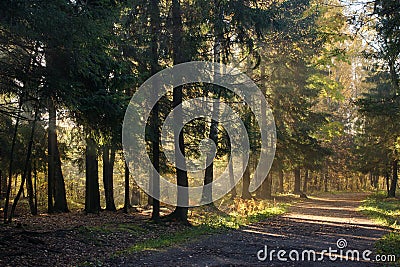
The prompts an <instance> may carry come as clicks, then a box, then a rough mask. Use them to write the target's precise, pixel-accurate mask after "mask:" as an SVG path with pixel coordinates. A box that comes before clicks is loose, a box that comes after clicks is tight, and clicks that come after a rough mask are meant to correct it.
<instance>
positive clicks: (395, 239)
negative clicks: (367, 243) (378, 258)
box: [359, 192, 400, 264]
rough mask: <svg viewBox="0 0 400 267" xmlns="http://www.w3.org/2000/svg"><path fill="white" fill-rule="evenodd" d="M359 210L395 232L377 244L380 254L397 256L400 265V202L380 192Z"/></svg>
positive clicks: (366, 201) (367, 200)
mask: <svg viewBox="0 0 400 267" xmlns="http://www.w3.org/2000/svg"><path fill="white" fill-rule="evenodd" d="M359 210H360V211H361V212H362V213H364V214H366V215H367V216H368V217H370V218H371V219H373V220H374V221H375V222H376V223H378V224H380V225H383V226H389V227H390V228H392V229H393V231H392V232H391V233H389V234H386V235H384V236H383V237H382V238H381V239H380V240H379V241H378V242H377V243H376V244H375V248H376V251H377V253H378V254H381V255H395V256H396V260H397V261H396V263H395V264H399V263H400V225H399V219H400V200H399V199H398V198H387V197H386V192H378V193H375V194H373V195H371V196H369V197H368V198H367V199H366V200H365V201H364V203H363V205H361V206H360V207H359Z"/></svg>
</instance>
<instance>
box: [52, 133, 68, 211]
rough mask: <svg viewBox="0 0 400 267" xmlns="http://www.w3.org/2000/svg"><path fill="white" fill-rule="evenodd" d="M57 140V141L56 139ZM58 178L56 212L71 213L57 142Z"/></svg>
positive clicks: (55, 192)
mask: <svg viewBox="0 0 400 267" xmlns="http://www.w3.org/2000/svg"><path fill="white" fill-rule="evenodd" d="M56 140H57V139H56ZM55 156H56V158H55V160H56V166H55V168H56V176H55V181H54V207H53V208H54V212H69V210H68V204H67V194H66V192H65V182H64V176H63V174H62V170H61V158H60V151H59V150H58V144H57V142H56V155H55Z"/></svg>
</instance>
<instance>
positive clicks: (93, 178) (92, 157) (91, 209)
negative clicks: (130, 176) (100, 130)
mask: <svg viewBox="0 0 400 267" xmlns="http://www.w3.org/2000/svg"><path fill="white" fill-rule="evenodd" d="M85 211H86V213H96V214H97V213H99V212H100V191H99V163H98V161H97V148H96V142H95V141H94V140H93V139H92V138H87V140H86V195H85Z"/></svg>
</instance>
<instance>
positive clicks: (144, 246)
mask: <svg viewBox="0 0 400 267" xmlns="http://www.w3.org/2000/svg"><path fill="white" fill-rule="evenodd" d="M214 232H215V229H213V228H211V227H207V226H203V225H202V226H194V227H190V228H186V229H184V230H181V231H178V232H175V233H173V234H172V233H167V234H163V235H161V236H159V237H157V238H154V239H148V240H145V241H143V242H140V243H138V244H136V245H134V246H131V247H129V248H127V249H125V250H123V251H120V252H118V253H117V255H121V254H130V253H134V252H139V251H143V250H157V249H163V248H167V247H170V246H172V245H175V244H179V243H183V242H187V241H190V240H195V239H197V238H198V237H200V236H204V235H206V234H211V233H214Z"/></svg>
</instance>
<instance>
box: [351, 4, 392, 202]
mask: <svg viewBox="0 0 400 267" xmlns="http://www.w3.org/2000/svg"><path fill="white" fill-rule="evenodd" d="M364 8H365V12H366V15H365V16H368V17H371V18H372V23H371V22H369V23H366V24H361V25H363V26H364V25H366V26H364V27H370V29H371V28H372V29H371V30H373V31H372V33H371V35H373V34H374V33H375V35H374V36H375V37H376V38H375V42H374V44H372V45H371V47H369V49H368V50H367V51H366V53H365V54H366V56H367V57H368V58H370V59H371V60H373V61H374V64H373V67H372V68H370V69H369V71H370V77H369V78H368V80H367V81H368V82H369V85H370V88H371V89H370V91H369V92H368V93H366V94H364V96H363V98H361V99H360V100H359V102H358V105H359V107H360V111H361V114H362V115H363V127H362V130H361V135H360V137H361V138H360V149H359V151H360V153H361V155H362V159H363V161H364V166H365V167H366V168H369V172H370V173H371V175H375V176H384V177H386V183H387V191H388V196H389V197H394V196H395V193H396V188H397V183H398V162H399V159H400V158H399V155H400V154H399V152H400V150H399V142H400V139H399V137H400V128H399V127H398V123H397V121H398V120H399V115H400V113H399V104H400V98H399V94H400V87H399V75H400V40H399V38H398V36H399V33H400V14H399V12H398V10H399V8H400V3H399V2H398V1H388V0H376V1H373V2H371V3H369V4H366V5H365V7H364ZM365 167H364V168H365ZM389 177H391V179H389Z"/></svg>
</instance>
